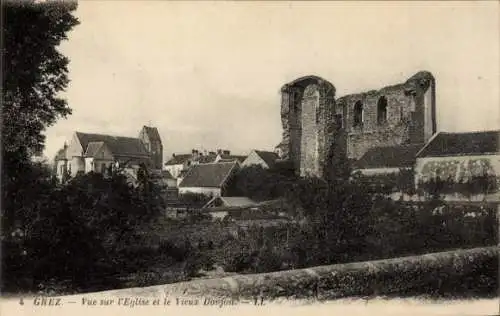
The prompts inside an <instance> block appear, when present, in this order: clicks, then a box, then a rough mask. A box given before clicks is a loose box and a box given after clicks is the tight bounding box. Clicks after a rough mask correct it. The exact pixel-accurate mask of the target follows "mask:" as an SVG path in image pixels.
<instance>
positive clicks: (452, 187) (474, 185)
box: [418, 174, 499, 196]
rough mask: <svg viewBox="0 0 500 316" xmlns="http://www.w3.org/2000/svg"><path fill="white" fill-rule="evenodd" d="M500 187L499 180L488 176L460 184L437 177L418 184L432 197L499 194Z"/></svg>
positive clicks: (466, 180) (470, 179) (465, 180)
mask: <svg viewBox="0 0 500 316" xmlns="http://www.w3.org/2000/svg"><path fill="white" fill-rule="evenodd" d="M498 186H499V178H498V177H497V176H494V175H486V174H485V175H482V176H473V177H470V178H468V179H463V180H462V181H460V182H457V181H455V179H453V178H446V179H441V178H440V177H436V178H431V179H429V180H428V181H425V182H424V181H421V182H419V183H418V187H419V188H420V189H421V190H423V191H424V192H425V193H427V194H430V195H432V196H439V195H445V194H453V193H459V194H461V195H463V196H471V195H477V194H489V193H493V192H497V190H498Z"/></svg>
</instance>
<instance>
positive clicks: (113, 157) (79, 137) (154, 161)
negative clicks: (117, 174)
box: [55, 126, 163, 179]
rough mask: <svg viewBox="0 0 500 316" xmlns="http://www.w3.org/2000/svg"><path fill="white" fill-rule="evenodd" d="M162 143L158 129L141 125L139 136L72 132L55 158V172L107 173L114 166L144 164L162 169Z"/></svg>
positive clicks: (73, 173) (131, 168) (130, 167)
mask: <svg viewBox="0 0 500 316" xmlns="http://www.w3.org/2000/svg"><path fill="white" fill-rule="evenodd" d="M162 160H163V145H162V142H161V138H160V135H159V133H158V130H157V129H156V128H154V127H148V126H143V128H142V129H141V131H140V133H139V137H138V138H133V137H123V136H113V135H104V134H91V133H82V132H78V131H77V132H75V133H73V136H72V137H71V140H70V142H69V144H65V145H64V147H63V148H62V149H60V150H59V151H58V153H57V155H56V158H55V165H56V175H57V177H58V178H59V179H62V178H63V177H64V176H65V175H67V176H68V177H74V176H76V175H77V174H78V173H89V172H98V173H107V172H109V171H110V170H112V169H113V168H116V167H120V168H128V169H130V170H134V169H137V168H138V166H139V165H141V164H144V165H145V166H147V167H148V168H150V169H153V170H161V169H162V164H163V162H162Z"/></svg>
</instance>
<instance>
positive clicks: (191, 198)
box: [179, 192, 212, 208]
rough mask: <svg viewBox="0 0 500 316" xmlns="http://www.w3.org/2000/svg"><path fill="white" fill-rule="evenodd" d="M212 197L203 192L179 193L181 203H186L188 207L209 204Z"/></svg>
mask: <svg viewBox="0 0 500 316" xmlns="http://www.w3.org/2000/svg"><path fill="white" fill-rule="evenodd" d="M211 198H212V197H211V196H208V195H205V194H202V193H193V192H186V193H184V194H181V195H179V203H181V204H183V205H186V206H187V207H188V208H201V207H203V205H205V204H207V202H208V201H210V199H211Z"/></svg>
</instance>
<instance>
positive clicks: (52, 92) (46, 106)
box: [2, 0, 79, 233]
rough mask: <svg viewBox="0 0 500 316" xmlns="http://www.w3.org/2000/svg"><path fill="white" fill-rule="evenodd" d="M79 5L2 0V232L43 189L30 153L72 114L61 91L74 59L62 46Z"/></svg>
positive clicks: (75, 23) (76, 22)
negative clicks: (59, 121)
mask: <svg viewBox="0 0 500 316" xmlns="http://www.w3.org/2000/svg"><path fill="white" fill-rule="evenodd" d="M75 9H76V2H69V1H64V2H63V1H45V2H35V1H12V0H11V1H4V2H3V3H2V14H3V17H4V20H3V22H4V23H3V25H2V30H3V47H2V58H3V63H2V68H3V69H2V87H3V94H2V191H3V192H2V193H3V199H2V200H3V205H2V206H3V207H2V227H3V233H8V232H9V229H6V228H12V224H13V222H14V220H18V219H19V218H22V217H23V216H22V214H20V213H22V212H24V210H25V209H26V208H27V204H29V203H31V202H32V201H33V200H34V199H36V196H37V195H39V194H41V192H40V190H39V187H40V186H38V185H37V184H36V183H37V182H39V181H40V178H39V177H38V176H37V174H38V171H36V170H34V169H36V166H33V165H32V164H31V163H30V160H29V158H30V155H32V154H33V153H37V152H40V151H41V150H42V149H43V146H44V135H43V131H44V130H45V128H46V127H48V126H50V125H52V124H54V123H55V122H56V120H57V118H60V117H65V116H67V115H69V114H70V113H71V110H70V108H69V107H68V105H67V102H66V100H64V99H62V98H61V97H60V96H58V93H59V92H61V91H63V90H64V89H65V88H66V86H67V84H68V76H67V73H68V69H67V66H68V62H69V60H68V58H67V57H65V56H63V55H62V54H61V53H60V52H59V51H58V49H57V47H58V45H59V44H60V43H61V41H62V40H65V39H66V38H67V33H68V32H69V31H70V30H71V29H72V28H73V27H74V26H76V25H77V24H78V23H79V22H78V20H77V19H76V18H75V17H74V16H73V11H74V10H75Z"/></svg>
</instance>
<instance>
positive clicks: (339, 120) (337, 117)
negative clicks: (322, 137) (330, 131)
mask: <svg viewBox="0 0 500 316" xmlns="http://www.w3.org/2000/svg"><path fill="white" fill-rule="evenodd" d="M343 123H344V122H343V121H342V114H335V127H336V128H343V127H344V124H343Z"/></svg>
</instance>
